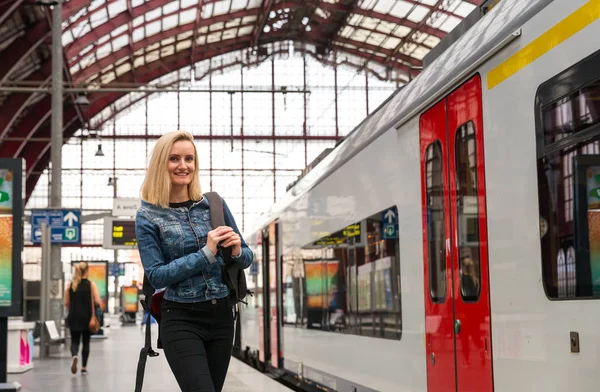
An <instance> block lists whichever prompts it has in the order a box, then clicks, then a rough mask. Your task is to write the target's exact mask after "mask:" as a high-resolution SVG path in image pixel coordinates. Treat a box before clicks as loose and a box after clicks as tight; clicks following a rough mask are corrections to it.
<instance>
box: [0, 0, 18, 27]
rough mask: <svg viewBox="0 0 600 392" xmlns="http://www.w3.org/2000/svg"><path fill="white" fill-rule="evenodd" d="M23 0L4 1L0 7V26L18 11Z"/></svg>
mask: <svg viewBox="0 0 600 392" xmlns="http://www.w3.org/2000/svg"><path fill="white" fill-rule="evenodd" d="M23 1H24V0H12V1H6V2H4V4H2V5H0V26H1V25H2V23H4V22H5V21H6V20H7V19H8V18H10V17H11V16H12V14H13V13H14V12H15V11H16V10H17V9H19V7H20V6H21V4H22V3H23Z"/></svg>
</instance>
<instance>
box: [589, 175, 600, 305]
mask: <svg viewBox="0 0 600 392" xmlns="http://www.w3.org/2000/svg"><path fill="white" fill-rule="evenodd" d="M587 191H588V192H587V200H588V203H587V209H588V210H587V218H588V235H589V241H590V267H591V271H592V292H593V295H600V167H598V166H590V167H588V169H587Z"/></svg>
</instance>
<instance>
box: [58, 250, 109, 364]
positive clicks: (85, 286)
mask: <svg viewBox="0 0 600 392" xmlns="http://www.w3.org/2000/svg"><path fill="white" fill-rule="evenodd" d="M87 277H88V265H87V263H86V262H83V261H82V262H80V263H78V264H76V265H75V271H74V274H73V280H72V281H71V283H69V285H68V286H67V289H66V290H65V309H66V310H67V311H68V316H67V319H66V323H67V327H68V328H69V330H70V331H71V356H72V359H71V373H73V374H75V373H77V362H78V361H79V356H78V355H77V354H78V353H79V342H80V341H82V343H83V348H82V350H81V356H82V363H81V374H87V361H88V357H89V356H90V336H91V332H90V329H89V323H90V318H91V317H92V308H93V307H94V304H100V293H99V292H98V287H97V286H96V284H95V283H94V282H90V281H89V280H88V279H87ZM92 298H93V301H94V302H93V303H92Z"/></svg>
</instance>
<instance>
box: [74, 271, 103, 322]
mask: <svg viewBox="0 0 600 392" xmlns="http://www.w3.org/2000/svg"><path fill="white" fill-rule="evenodd" d="M77 263H79V261H73V262H72V265H73V266H74V265H75V264H77ZM86 263H87V264H88V280H89V281H90V282H94V283H96V287H98V294H100V299H101V300H102V302H101V303H100V306H101V308H102V311H103V312H105V313H106V312H108V262H106V261H86Z"/></svg>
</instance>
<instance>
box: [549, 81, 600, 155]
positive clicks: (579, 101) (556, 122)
mask: <svg viewBox="0 0 600 392" xmlns="http://www.w3.org/2000/svg"><path fill="white" fill-rule="evenodd" d="M542 112H543V114H542V116H543V122H544V139H545V143H546V146H547V145H550V144H552V143H554V142H556V141H559V140H561V139H564V138H565V137H568V136H570V135H572V134H575V133H577V132H581V131H583V130H585V129H588V128H589V127H590V126H591V125H594V124H599V123H600V80H598V81H596V82H594V83H591V84H589V85H588V86H585V87H583V88H580V89H577V90H576V91H574V92H572V93H570V94H569V95H567V96H565V97H562V98H560V99H558V100H556V101H555V102H552V103H550V104H548V105H545V106H544V107H543V108H542Z"/></svg>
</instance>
